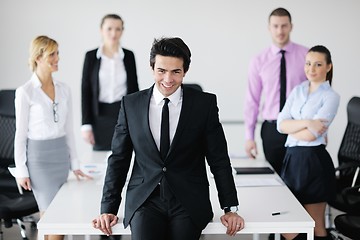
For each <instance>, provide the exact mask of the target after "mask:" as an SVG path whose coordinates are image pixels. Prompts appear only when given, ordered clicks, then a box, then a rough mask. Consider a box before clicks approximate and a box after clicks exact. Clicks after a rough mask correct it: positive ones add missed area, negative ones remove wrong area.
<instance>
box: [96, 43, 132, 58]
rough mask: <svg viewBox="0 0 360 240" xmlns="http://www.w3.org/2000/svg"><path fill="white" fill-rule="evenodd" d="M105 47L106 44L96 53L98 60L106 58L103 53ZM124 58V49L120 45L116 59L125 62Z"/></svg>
mask: <svg viewBox="0 0 360 240" xmlns="http://www.w3.org/2000/svg"><path fill="white" fill-rule="evenodd" d="M103 47H104V44H101V45H100V47H99V48H98V50H97V51H96V57H97V59H100V58H103V57H106V56H105V55H104V53H103ZM124 56H125V53H124V50H123V49H122V47H121V46H120V45H119V49H118V52H117V53H115V55H114V58H119V59H121V60H123V59H124Z"/></svg>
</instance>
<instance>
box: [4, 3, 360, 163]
mask: <svg viewBox="0 0 360 240" xmlns="http://www.w3.org/2000/svg"><path fill="white" fill-rule="evenodd" d="M280 6H281V7H285V8H287V9H288V10H289V11H290V12H291V14H292V17H293V23H294V29H293V33H292V35H291V37H292V40H293V41H295V42H298V43H301V44H303V45H306V46H308V47H311V46H313V45H316V44H323V45H325V46H327V47H328V48H329V49H330V51H331V52H332V55H333V62H334V80H333V87H334V89H335V90H336V91H337V92H338V93H339V94H340V95H341V97H342V98H341V104H340V108H339V113H338V115H337V117H336V119H335V121H334V123H333V125H332V127H331V129H330V133H329V147H328V149H329V151H330V154H331V155H332V156H333V158H334V159H336V154H337V151H338V147H339V145H340V141H341V137H342V134H343V131H344V129H345V125H346V104H347V102H348V100H349V99H350V98H351V97H352V96H353V95H358V96H359V95H360V88H359V85H360V84H359V83H358V81H359V80H358V77H359V76H360V68H359V67H358V64H359V60H358V56H359V55H360V44H359V43H360V32H359V30H358V29H359V23H360V15H359V14H358V13H359V10H360V2H359V1H358V0H347V1H337V0H317V1H313V0H292V1H286V0H248V1H246V0H241V1H240V0H222V1H217V0H195V1H194V0H182V1H174V0H167V1H166V0H152V1H146V0H143V1H140V0H102V1H100V0H76V1H71V0H63V1H49V0H32V1H23V0H1V1H0V30H1V37H0V46H1V55H0V72H1V76H2V77H1V80H0V89H4V88H16V87H18V86H19V85H21V84H23V83H24V82H25V81H27V80H28V78H29V77H30V75H31V73H30V71H29V69H28V67H27V59H28V48H29V44H30V41H31V40H32V39H33V38H34V37H35V36H37V35H40V34H45V35H48V36H50V37H52V38H54V39H56V40H57V41H58V42H59V44H60V56H61V61H60V68H59V72H58V73H56V75H55V76H56V78H57V79H59V80H61V81H64V82H67V83H68V84H69V85H70V86H71V88H72V93H73V99H74V110H75V119H74V120H75V125H76V126H80V122H81V121H80V118H81V111H80V84H81V71H82V64H83V59H84V54H85V52H86V51H87V50H89V49H92V48H95V47H97V46H98V45H99V43H100V35H99V24H100V20H101V18H102V17H103V16H104V15H105V14H107V13H117V14H119V15H120V16H122V18H123V19H124V21H125V32H124V35H123V38H122V45H123V46H124V47H126V48H129V49H131V50H133V51H134V52H135V57H136V61H137V68H138V76H139V84H140V88H141V89H144V88H147V87H148V86H150V85H151V84H152V82H153V79H152V76H151V73H150V68H149V51H150V47H151V44H152V41H153V39H154V38H157V37H160V36H180V37H181V38H183V39H184V41H185V42H186V43H187V44H188V45H189V47H190V49H191V50H192V54H193V57H192V63H191V67H190V70H189V72H188V74H187V76H186V78H185V82H198V83H200V84H201V85H202V86H203V88H204V89H205V90H206V91H209V92H213V93H216V94H217V95H218V102H219V107H220V117H221V119H222V120H223V121H229V120H231V121H237V120H242V119H243V110H242V109H243V98H244V93H245V86H246V75H247V69H248V64H249V60H250V58H251V57H252V56H253V55H254V54H256V53H258V52H259V51H260V50H262V49H263V48H265V47H267V46H268V45H269V44H270V41H271V39H270V36H269V33H268V31H267V18H268V15H269V13H270V12H271V11H272V10H273V9H274V8H276V7H280ZM76 130H77V132H76V136H77V139H76V140H77V145H78V147H79V151H80V149H81V151H85V150H89V149H90V148H89V146H87V145H86V144H85V143H84V142H83V141H82V139H81V138H80V131H78V129H76ZM225 130H226V134H227V137H228V142H229V148H230V151H231V152H232V153H236V154H243V153H244V151H243V143H244V139H243V138H244V131H243V128H242V127H241V126H232V125H225ZM257 136H259V134H258V133H257ZM258 145H259V147H260V145H261V141H260V140H259V141H258ZM260 151H261V148H260Z"/></svg>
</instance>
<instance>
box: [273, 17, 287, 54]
mask: <svg viewBox="0 0 360 240" xmlns="http://www.w3.org/2000/svg"><path fill="white" fill-rule="evenodd" d="M291 30H292V24H291V22H290V18H289V17H288V16H271V17H270V19H269V31H270V34H271V38H272V41H273V43H274V44H275V45H276V46H277V47H279V48H283V47H284V46H285V45H286V44H287V43H288V42H289V41H290V32H291Z"/></svg>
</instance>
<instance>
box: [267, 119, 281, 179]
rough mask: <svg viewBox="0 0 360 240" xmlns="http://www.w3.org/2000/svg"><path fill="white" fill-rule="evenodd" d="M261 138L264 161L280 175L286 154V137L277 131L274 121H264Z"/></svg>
mask: <svg viewBox="0 0 360 240" xmlns="http://www.w3.org/2000/svg"><path fill="white" fill-rule="evenodd" d="M261 138H262V144H263V149H264V154H265V158H266V160H267V161H268V162H269V163H270V164H271V166H272V167H273V168H274V170H275V171H276V172H277V174H279V175H280V174H281V167H282V164H283V160H284V157H285V153H286V147H285V142H286V138H287V135H286V134H281V133H279V132H278V131H277V129H276V121H266V120H265V121H264V122H263V124H262V126H261Z"/></svg>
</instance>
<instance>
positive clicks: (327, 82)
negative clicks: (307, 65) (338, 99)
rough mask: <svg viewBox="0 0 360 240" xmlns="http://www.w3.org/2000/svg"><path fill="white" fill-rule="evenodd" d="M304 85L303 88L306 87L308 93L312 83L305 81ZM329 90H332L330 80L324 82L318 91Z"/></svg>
mask: <svg viewBox="0 0 360 240" xmlns="http://www.w3.org/2000/svg"><path fill="white" fill-rule="evenodd" d="M302 85H303V87H304V90H305V92H308V91H309V86H310V82H309V81H304V82H303V83H302ZM329 88H331V86H330V82H329V80H326V81H325V82H323V83H321V84H320V86H319V88H318V89H322V90H327V89H329Z"/></svg>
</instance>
